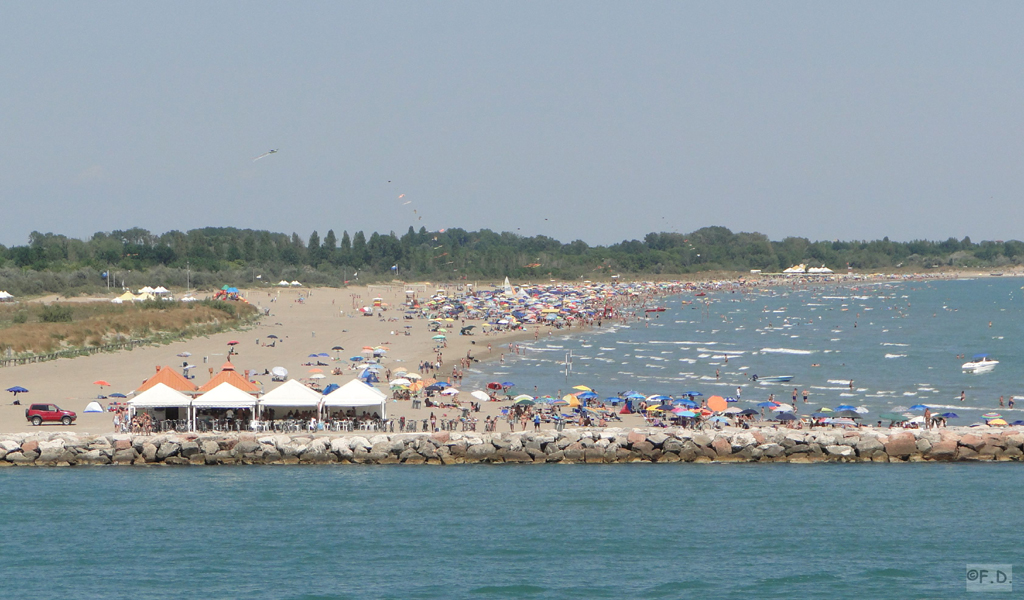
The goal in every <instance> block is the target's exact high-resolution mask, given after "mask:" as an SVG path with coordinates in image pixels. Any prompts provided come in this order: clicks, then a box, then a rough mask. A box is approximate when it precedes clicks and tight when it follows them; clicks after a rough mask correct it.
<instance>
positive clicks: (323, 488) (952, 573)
mask: <svg viewBox="0 0 1024 600" xmlns="http://www.w3.org/2000/svg"><path fill="white" fill-rule="evenodd" d="M1022 480H1024V471H1022V470H1021V466H1020V465H1018V464H1006V463H1002V464H976V465H966V464H954V465H946V464H904V465H881V464H866V465H784V464H776V465H694V464H671V465H607V466H559V465H545V466H530V465H524V466H504V467H502V466H466V467H459V468H451V467H437V468H432V467H422V466H416V467H402V466H377V467H369V466H325V467H316V466H309V467H222V468H83V469H5V470H3V471H0V506H2V507H3V510H2V511H0V531H2V532H3V535H2V536H0V556H2V557H3V583H2V584H0V588H2V590H3V596H4V597H7V598H168V597H173V598H467V597H468V598H679V597H721V598H801V597H816V598H817V597H822V598H825V597H827V598H836V599H842V598H910V597H946V598H957V597H964V595H965V594H964V591H965V583H964V582H965V565H966V564H967V563H1003V564H1005V563H1009V564H1013V563H1017V565H1016V566H1018V567H1019V568H1024V567H1021V561H1020V558H1021V539H1020V535H1021V533H1020V532H1021V531H1024V516H1022V514H1021V512H1020V511H1019V510H1017V505H1018V504H1019V502H1018V500H1017V498H1018V497H1019V496H1020V494H1021V489H1022V488H1021V483H1022ZM992 596H993V595H986V597H992ZM996 597H998V595H997V596H996Z"/></svg>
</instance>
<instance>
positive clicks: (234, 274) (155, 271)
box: [0, 227, 1024, 295]
mask: <svg viewBox="0 0 1024 600" xmlns="http://www.w3.org/2000/svg"><path fill="white" fill-rule="evenodd" d="M1022 260H1024V243H1022V242H1019V241H1016V240H1013V241H1006V242H1004V241H994V242H988V241H986V242H981V243H974V242H972V241H971V240H970V238H964V239H962V240H956V239H952V238H950V239H948V240H946V241H944V242H932V241H926V240H915V241H911V242H893V241H890V240H889V239H888V238H885V239H882V240H875V241H849V242H843V241H831V242H825V241H818V242H812V241H810V240H808V239H805V238H798V237H788V238H785V239H783V240H781V241H772V240H769V239H768V237H767V236H765V235H763V234H760V233H742V232H741V233H734V232H732V231H730V230H728V229H726V228H724V227H705V228H702V229H698V230H697V231H693V232H691V233H687V234H679V233H650V234H648V235H647V236H646V237H644V239H643V240H626V241H622V242H620V243H617V244H612V245H609V246H591V245H588V244H587V243H586V242H583V241H581V240H575V241H572V242H569V243H563V242H560V241H558V240H556V239H553V238H549V237H546V236H534V237H524V236H520V235H516V234H513V233H508V232H503V233H496V232H494V231H491V230H488V229H483V230H480V231H466V230H463V229H457V228H454V229H448V230H445V231H441V232H429V231H427V230H426V229H424V228H420V230H419V231H416V230H414V229H413V228H412V227H410V228H409V229H408V231H407V232H406V233H405V234H404V235H398V234H396V233H394V232H391V233H387V234H381V233H372V234H371V235H369V236H368V237H367V236H366V235H365V234H364V233H363V232H362V231H356V232H355V233H354V234H353V235H351V236H350V235H349V233H348V232H347V231H344V232H342V234H341V237H340V238H339V237H338V236H337V235H336V234H335V232H334V230H333V229H332V230H329V231H328V232H327V234H326V235H325V236H323V238H322V239H321V237H320V235H319V233H318V232H316V231H314V232H313V233H312V235H310V236H309V238H308V240H305V241H304V240H303V239H302V238H301V237H299V235H298V234H295V233H292V234H291V235H287V234H283V233H272V232H269V231H254V230H249V229H235V228H229V227H223V228H220V227H207V228H203V229H193V230H191V231H187V232H181V231H170V232H167V233H164V234H162V235H156V234H152V233H150V232H149V231H146V230H145V229H138V228H134V229H129V230H125V231H113V232H109V233H107V232H100V233H96V234H95V235H93V236H92V237H91V238H90V239H88V240H78V239H72V238H68V237H66V236H63V235H58V234H53V233H45V234H44V233H39V232H32V234H31V235H30V236H29V241H28V244H27V245H24V246H14V247H11V248H6V247H3V246H0V289H7V290H8V291H10V292H12V293H14V294H17V295H39V294H44V293H57V294H61V295H74V294H79V293H91V292H96V291H99V290H101V289H105V288H106V287H107V286H108V285H109V286H110V287H111V288H115V289H121V287H124V286H126V287H129V288H138V287H140V286H143V285H151V286H157V285H163V286H166V287H175V288H184V287H186V285H189V286H190V287H194V288H198V289H205V290H210V289H214V288H217V287H220V286H222V285H224V284H230V285H245V284H251V283H253V282H254V281H256V280H257V279H256V278H257V275H258V276H260V281H263V282H276V281H278V280H280V279H285V280H288V281H291V280H299V281H301V282H302V283H303V284H306V285H340V284H341V283H343V282H344V281H346V280H351V279H354V278H355V276H354V273H356V272H358V280H359V281H361V282H372V281H375V280H380V279H391V278H393V277H394V276H395V275H396V274H398V275H399V276H400V277H401V278H403V279H411V280H414V279H429V280H438V281H444V280H453V279H459V278H463V277H469V278H500V277H504V276H506V275H507V276H510V277H513V278H517V279H531V278H541V277H544V278H546V277H556V278H562V279H577V278H579V277H587V278H600V277H602V276H603V275H604V276H607V275H611V274H625V275H629V276H642V275H679V274H686V273H698V272H706V271H746V270H748V269H761V270H764V271H780V270H782V269H785V268H786V267H789V266H791V265H794V264H800V263H806V264H808V265H815V266H818V265H824V266H827V267H829V268H832V269H833V270H839V269H846V267H847V266H849V267H852V268H854V269H857V270H881V269H898V268H904V269H924V268H937V267H961V268H971V267H997V268H998V267H1004V266H1012V265H1017V264H1021V262H1022ZM108 273H109V275H107V274H108Z"/></svg>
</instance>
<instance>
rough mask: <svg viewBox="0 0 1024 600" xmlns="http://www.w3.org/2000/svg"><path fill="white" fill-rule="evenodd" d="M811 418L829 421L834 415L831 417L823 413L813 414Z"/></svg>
mask: <svg viewBox="0 0 1024 600" xmlns="http://www.w3.org/2000/svg"><path fill="white" fill-rule="evenodd" d="M811 416H812V417H814V418H815V419H829V418H831V417H832V415H830V414H828V413H821V412H816V413H811Z"/></svg>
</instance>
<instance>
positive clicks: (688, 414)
mask: <svg viewBox="0 0 1024 600" xmlns="http://www.w3.org/2000/svg"><path fill="white" fill-rule="evenodd" d="M676 415H677V416H680V417H686V418H687V419H692V418H694V417H696V416H697V413H695V412H693V411H692V410H684V411H682V412H678V413H676Z"/></svg>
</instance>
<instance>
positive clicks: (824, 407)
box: [818, 406, 832, 412]
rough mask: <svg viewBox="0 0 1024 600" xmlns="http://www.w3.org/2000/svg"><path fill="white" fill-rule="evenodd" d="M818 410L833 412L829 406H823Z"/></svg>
mask: <svg viewBox="0 0 1024 600" xmlns="http://www.w3.org/2000/svg"><path fill="white" fill-rule="evenodd" d="M818 412H832V409H831V408H829V407H827V406H822V407H821V408H819V409H818Z"/></svg>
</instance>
